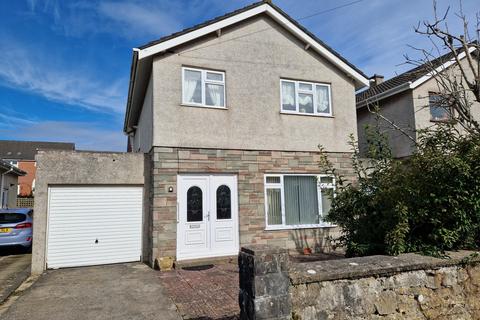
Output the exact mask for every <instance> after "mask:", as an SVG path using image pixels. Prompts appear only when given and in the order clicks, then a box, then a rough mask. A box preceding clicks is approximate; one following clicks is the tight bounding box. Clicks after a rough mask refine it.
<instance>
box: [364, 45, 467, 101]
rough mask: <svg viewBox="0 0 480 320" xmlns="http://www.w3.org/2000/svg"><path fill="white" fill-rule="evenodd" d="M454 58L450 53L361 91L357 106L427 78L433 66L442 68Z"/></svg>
mask: <svg viewBox="0 0 480 320" xmlns="http://www.w3.org/2000/svg"><path fill="white" fill-rule="evenodd" d="M462 52H464V50H463V49H462V50H461V51H460V53H462ZM453 58H454V55H453V52H451V51H448V52H446V53H444V54H442V55H440V56H439V57H437V58H434V59H432V60H430V61H427V62H425V63H423V64H420V65H418V66H415V67H413V68H411V69H409V70H407V71H405V72H402V73H400V74H398V75H396V76H394V77H392V78H390V79H388V80H385V81H383V82H382V83H379V84H378V85H373V86H370V88H368V89H367V90H364V91H361V92H359V93H357V94H356V101H357V104H359V103H362V102H363V101H365V100H366V99H370V98H373V97H375V96H377V95H380V94H382V93H384V92H386V91H389V90H393V89H395V88H398V87H400V86H402V85H405V84H406V83H411V82H415V81H416V80H419V79H420V78H422V77H423V76H426V75H427V74H429V73H430V72H431V71H432V69H431V67H432V66H433V67H434V68H437V67H440V66H442V65H444V64H445V63H447V62H449V61H451V60H452V59H453Z"/></svg>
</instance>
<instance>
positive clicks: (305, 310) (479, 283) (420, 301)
mask: <svg viewBox="0 0 480 320" xmlns="http://www.w3.org/2000/svg"><path fill="white" fill-rule="evenodd" d="M257 250H258V252H259V253H260V254H259V256H260V258H259V259H256V258H255V257H256V255H255V253H256V251H257ZM272 250H273V251H272V252H274V253H275V254H277V255H278V254H279V253H278V252H279V251H278V249H272ZM471 254H472V252H459V253H452V254H451V257H452V259H448V260H446V259H436V258H432V257H425V256H420V255H417V254H405V255H400V256H398V257H389V256H370V257H362V258H353V259H342V260H331V261H321V262H309V263H291V262H287V264H288V265H289V268H288V276H289V279H290V285H289V289H288V297H289V300H288V301H285V302H284V306H287V307H290V308H291V309H290V310H289V312H288V316H287V317H285V314H279V315H278V316H276V317H272V316H271V315H272V314H275V311H274V310H269V307H268V305H267V306H266V305H265V304H264V303H263V301H269V299H270V298H271V297H270V293H271V296H272V297H278V296H281V289H279V288H278V286H272V285H270V286H267V287H264V286H262V282H261V281H256V274H253V275H254V277H253V280H252V281H250V282H245V281H244V282H242V281H241V282H240V285H241V288H240V301H241V304H240V307H241V310H242V315H243V317H242V319H294V320H313V319H435V320H441V319H452V320H453V319H455V320H462V319H480V259H479V258H478V255H476V256H475V255H473V256H472V255H471ZM268 255H269V249H268V248H266V247H261V248H256V247H250V248H242V252H241V253H240V257H239V264H240V266H241V265H242V263H243V264H244V261H245V260H247V259H252V260H253V262H252V263H251V264H253V265H255V269H260V270H261V269H262V266H261V265H262V264H264V259H262V258H261V257H263V256H268ZM284 255H285V256H283V258H282V259H284V258H285V257H286V258H287V261H288V254H286V253H285V252H284ZM245 271H248V269H245V268H243V269H242V267H241V268H240V279H242V278H248V275H246V274H244V273H245ZM277 273H278V272H277ZM272 279H273V278H272ZM272 281H273V280H272ZM249 286H252V287H253V290H252V289H249ZM257 287H259V288H260V289H262V290H261V291H260V294H258V295H255V294H254V295H253V296H248V295H245V294H244V292H246V291H249V290H250V292H254V293H255V292H256V291H255V289H256V288H257ZM279 290H280V291H279ZM246 298H251V300H250V301H247V302H245V299H246ZM242 299H243V300H242ZM246 306H262V309H261V310H260V312H259V311H258V310H259V308H252V307H250V308H247V307H246ZM270 306H271V307H272V308H274V307H275V305H274V304H273V303H272V304H270ZM283 311H285V310H283Z"/></svg>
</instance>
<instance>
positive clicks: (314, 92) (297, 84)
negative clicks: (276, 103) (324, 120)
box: [280, 79, 333, 117]
mask: <svg viewBox="0 0 480 320" xmlns="http://www.w3.org/2000/svg"><path fill="white" fill-rule="evenodd" d="M283 82H288V83H293V84H294V85H295V111H293V110H283V90H282V83H283ZM300 84H308V85H311V86H312V90H311V91H307V90H301V89H300ZM317 86H320V87H322V86H323V87H327V88H328V103H329V107H330V108H329V109H330V111H329V112H318V111H317V99H316V96H317ZM299 93H306V94H312V95H313V113H304V112H300V106H299V101H298V100H299V99H298V94H299ZM280 113H284V114H296V115H302V116H315V117H333V106H332V88H331V85H330V84H329V83H321V82H310V81H299V80H290V79H280Z"/></svg>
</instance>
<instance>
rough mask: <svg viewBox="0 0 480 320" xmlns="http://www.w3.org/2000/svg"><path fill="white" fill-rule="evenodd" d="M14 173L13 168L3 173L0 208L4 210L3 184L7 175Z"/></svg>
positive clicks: (0, 185) (0, 186)
mask: <svg viewBox="0 0 480 320" xmlns="http://www.w3.org/2000/svg"><path fill="white" fill-rule="evenodd" d="M12 171H13V168H10V169H9V170H8V171H6V172H4V173H2V179H1V180H2V182H1V183H0V207H1V208H2V209H3V183H4V180H5V178H4V177H5V175H7V174H9V173H10V172H12Z"/></svg>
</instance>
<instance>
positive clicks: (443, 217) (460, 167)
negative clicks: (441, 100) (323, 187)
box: [322, 125, 480, 256]
mask: <svg viewBox="0 0 480 320" xmlns="http://www.w3.org/2000/svg"><path fill="white" fill-rule="evenodd" d="M369 136H370V141H369V144H370V156H371V157H372V159H371V161H370V162H371V163H370V164H369V165H365V164H364V162H362V161H361V160H360V159H359V155H358V149H357V148H356V146H355V144H353V143H352V146H355V152H354V157H353V163H354V168H355V171H356V173H357V177H358V181H357V182H356V183H355V184H351V183H348V184H347V183H345V182H344V181H343V180H342V179H341V177H339V178H338V180H339V181H340V185H339V191H340V192H339V193H338V195H337V196H336V197H335V199H334V200H333V204H332V209H331V210H330V212H329V215H328V217H327V220H328V221H330V222H333V223H335V224H337V225H339V226H340V227H341V228H342V229H343V236H342V237H341V239H340V241H341V242H342V243H343V245H344V246H345V247H346V252H347V255H348V256H363V255H372V254H389V255H396V254H400V253H406V252H422V253H424V254H430V255H437V256H438V255H442V253H443V252H444V251H445V250H455V249H473V248H478V247H479V246H480V161H479V160H480V137H478V136H472V135H468V136H465V135H461V134H459V133H458V132H457V131H456V129H455V128H454V127H453V126H451V125H442V126H439V127H438V128H436V129H435V130H430V131H424V132H421V133H420V135H419V143H418V146H417V151H416V152H415V153H414V154H413V156H411V157H410V158H409V159H408V160H402V161H399V160H392V159H391V157H390V152H389V150H388V148H387V147H386V139H385V138H384V137H383V136H381V135H379V134H378V132H375V134H369ZM322 165H323V166H324V167H325V168H326V169H327V170H330V171H331V172H332V173H334V174H335V173H336V172H335V169H334V168H333V166H332V165H331V164H330V163H328V161H327V160H326V157H324V158H323V163H322Z"/></svg>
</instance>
